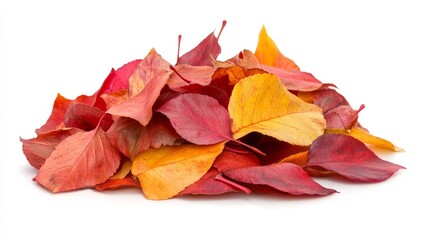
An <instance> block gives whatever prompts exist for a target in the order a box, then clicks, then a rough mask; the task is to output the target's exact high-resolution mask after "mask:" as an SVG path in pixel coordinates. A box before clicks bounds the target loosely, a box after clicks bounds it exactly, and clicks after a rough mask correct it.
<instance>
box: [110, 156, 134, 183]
mask: <svg viewBox="0 0 429 240" xmlns="http://www.w3.org/2000/svg"><path fill="white" fill-rule="evenodd" d="M130 171H131V160H126V161H125V162H124V163H123V164H122V167H121V169H119V171H117V172H116V173H115V175H113V176H111V177H110V179H124V178H125V177H126V176H127V175H128V173H130Z"/></svg>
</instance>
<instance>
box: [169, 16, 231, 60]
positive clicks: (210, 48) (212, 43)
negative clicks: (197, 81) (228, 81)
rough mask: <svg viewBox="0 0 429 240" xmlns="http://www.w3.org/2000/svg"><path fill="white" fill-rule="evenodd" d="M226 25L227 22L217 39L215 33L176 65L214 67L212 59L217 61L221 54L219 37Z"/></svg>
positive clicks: (224, 23) (184, 55)
mask: <svg viewBox="0 0 429 240" xmlns="http://www.w3.org/2000/svg"><path fill="white" fill-rule="evenodd" d="M225 25H226V21H223V23H222V27H221V29H220V31H219V35H218V36H217V37H216V36H215V35H214V32H212V33H210V34H209V35H208V36H207V37H206V38H205V39H204V40H203V41H202V42H201V43H199V44H198V45H197V46H196V47H195V48H193V49H192V50H191V51H189V52H187V53H185V54H183V55H182V56H181V57H179V58H178V59H177V63H176V65H179V64H188V65H193V66H204V65H205V66H212V59H216V58H217V57H218V56H219V54H220V52H221V49H220V45H219V37H220V34H221V33H222V30H223V28H224V27H225Z"/></svg>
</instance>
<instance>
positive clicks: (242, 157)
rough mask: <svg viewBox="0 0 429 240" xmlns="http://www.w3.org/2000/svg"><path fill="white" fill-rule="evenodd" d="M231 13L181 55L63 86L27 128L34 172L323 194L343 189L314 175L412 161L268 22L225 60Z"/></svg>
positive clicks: (86, 180) (60, 180) (117, 184)
mask: <svg viewBox="0 0 429 240" xmlns="http://www.w3.org/2000/svg"><path fill="white" fill-rule="evenodd" d="M225 23H226V22H224V23H223V25H222V28H221V29H220V31H219V33H218V35H217V36H216V35H215V33H214V32H213V33H211V34H209V35H208V36H207V37H206V38H205V39H203V40H202V42H201V43H200V44H198V45H197V46H196V47H195V48H193V49H192V50H191V51H189V52H187V53H185V54H184V55H182V56H180V54H179V53H178V54H177V55H178V57H177V63H176V65H175V66H173V65H172V64H170V63H169V62H168V61H166V60H165V59H163V58H162V57H161V55H159V54H158V53H157V52H156V51H155V50H154V49H152V50H151V51H150V52H149V54H148V55H147V56H146V57H145V58H144V59H137V60H134V61H131V62H129V63H126V64H125V65H123V66H122V67H120V68H119V69H116V70H115V69H112V70H111V71H110V73H109V74H108V76H107V77H106V78H105V79H104V81H103V83H102V85H101V86H100V88H99V89H98V90H97V91H95V93H94V94H92V95H89V96H87V95H80V96H78V97H76V98H74V99H73V98H71V99H68V98H66V97H63V96H62V95H60V94H58V95H57V98H56V99H55V101H54V104H53V107H52V112H51V115H50V116H49V118H48V120H47V121H46V123H45V124H44V125H43V126H42V127H40V128H39V129H37V130H36V134H37V136H36V137H35V138H32V139H20V140H21V142H22V148H23V152H24V154H25V156H26V157H27V159H28V161H29V163H30V164H31V165H32V166H33V167H35V168H37V169H39V170H38V173H37V175H36V177H35V178H34V179H35V180H36V181H37V182H38V183H39V184H41V185H42V186H44V187H45V188H46V189H48V190H49V191H51V192H64V191H71V190H76V189H82V188H94V189H96V190H99V191H106V190H116V189H120V188H126V187H133V188H141V189H142V190H143V192H144V195H145V196H146V198H148V199H169V198H172V197H176V196H184V195H201V194H203V195H218V194H224V193H228V192H235V193H236V194H239V193H241V194H242V193H247V194H249V193H252V192H258V193H266V194H268V193H286V195H318V196H324V195H329V194H331V193H334V192H336V191H335V190H333V189H330V188H325V187H323V186H321V185H320V184H318V183H317V182H316V181H314V180H313V178H312V177H313V176H327V177H329V176H330V175H332V174H335V175H341V176H343V177H345V178H347V179H349V180H353V181H360V182H379V181H383V180H385V179H387V178H389V177H390V176H392V175H393V174H394V173H395V172H396V171H398V170H400V169H403V167H402V166H400V165H397V164H394V163H390V162H387V161H384V160H382V159H380V158H379V157H377V156H376V154H375V153H374V152H373V151H372V150H371V149H369V148H368V147H367V146H366V145H371V146H376V147H382V148H386V149H389V150H392V151H402V149H400V148H398V147H396V146H395V145H393V144H392V143H391V142H389V141H387V140H385V139H382V138H379V137H376V136H373V135H371V134H370V133H369V131H368V130H367V129H364V128H363V127H362V125H361V124H360V123H359V122H358V117H359V114H360V113H361V110H362V109H363V105H362V106H361V107H360V108H359V109H357V110H355V109H353V108H352V107H351V105H350V104H349V102H348V101H347V100H346V98H345V97H344V96H342V95H341V94H340V93H339V91H338V90H335V89H334V88H333V87H335V86H334V85H333V84H329V83H328V84H327V83H323V82H321V81H320V80H318V79H317V78H316V77H315V76H313V75H312V74H311V73H309V72H304V71H301V70H300V69H299V68H298V66H297V65H296V64H295V62H294V61H292V60H291V59H290V58H288V57H286V56H284V55H283V54H282V53H281V52H280V50H279V49H278V47H277V46H276V44H275V43H274V41H273V40H272V39H271V37H270V36H268V34H267V32H266V30H265V28H264V27H263V28H262V30H261V32H260V35H259V41H258V44H257V48H256V51H255V52H254V53H253V52H251V51H249V50H243V51H240V52H239V53H238V54H237V55H235V56H233V57H232V58H229V59H228V60H226V61H221V60H218V59H217V57H218V55H219V54H220V52H221V48H220V45H219V36H220V34H221V32H222V30H223V27H224V26H225ZM179 49H180V37H179ZM283 195H284V194H283Z"/></svg>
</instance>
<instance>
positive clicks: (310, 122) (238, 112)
mask: <svg viewBox="0 0 429 240" xmlns="http://www.w3.org/2000/svg"><path fill="white" fill-rule="evenodd" d="M228 112H229V114H230V117H231V120H232V126H231V128H232V132H233V137H234V138H235V139H238V138H241V137H243V136H245V135H247V134H249V133H251V132H259V133H262V134H265V135H268V136H271V137H274V138H277V139H278V140H281V141H285V142H288V143H291V144H295V145H301V146H308V145H310V144H311V143H312V142H313V140H314V139H316V138H317V137H318V136H320V135H322V134H323V132H324V129H325V127H326V121H325V119H324V117H323V114H322V110H321V109H320V108H319V107H318V106H316V105H314V104H309V103H306V102H304V101H303V100H301V99H300V98H298V97H297V96H295V95H293V94H292V93H290V92H289V91H288V90H287V89H286V88H285V87H284V86H283V84H282V82H281V80H280V79H279V78H278V77H277V76H275V75H272V74H256V75H253V76H250V77H247V78H244V79H242V80H241V81H240V82H238V83H237V84H236V85H235V86H234V89H233V91H232V95H231V99H230V102H229V106H228Z"/></svg>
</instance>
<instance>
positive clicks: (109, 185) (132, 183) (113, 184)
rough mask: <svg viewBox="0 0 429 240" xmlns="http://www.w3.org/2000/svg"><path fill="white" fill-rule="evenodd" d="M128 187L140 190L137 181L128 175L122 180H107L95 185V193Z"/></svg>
mask: <svg viewBox="0 0 429 240" xmlns="http://www.w3.org/2000/svg"><path fill="white" fill-rule="evenodd" d="M128 187H134V188H140V182H139V179H138V178H136V177H133V176H131V175H128V176H126V177H125V178H123V179H109V180H107V182H104V183H101V184H98V185H95V189H96V190H97V191H106V190H116V189H120V188H128Z"/></svg>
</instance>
